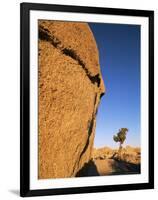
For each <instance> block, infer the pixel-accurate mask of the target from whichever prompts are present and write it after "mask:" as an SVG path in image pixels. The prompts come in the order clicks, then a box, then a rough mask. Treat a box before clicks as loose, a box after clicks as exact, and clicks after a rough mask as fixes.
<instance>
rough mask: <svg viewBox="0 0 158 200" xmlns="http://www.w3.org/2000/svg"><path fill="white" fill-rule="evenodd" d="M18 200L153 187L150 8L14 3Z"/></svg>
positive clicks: (152, 43)
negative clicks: (17, 12) (17, 15)
mask: <svg viewBox="0 0 158 200" xmlns="http://www.w3.org/2000/svg"><path fill="white" fill-rule="evenodd" d="M20 142H21V148H20V150H21V154H20V164H21V166H20V171H21V172H20V194H21V196H23V197H26V196H36V195H57V194H74V193H90V192H106V191H121V190H135V189H152V188H154V12H153V11H147V10H128V9H113V8H99V7H81V6H69V5H49V4H34V3H22V4H21V140H20Z"/></svg>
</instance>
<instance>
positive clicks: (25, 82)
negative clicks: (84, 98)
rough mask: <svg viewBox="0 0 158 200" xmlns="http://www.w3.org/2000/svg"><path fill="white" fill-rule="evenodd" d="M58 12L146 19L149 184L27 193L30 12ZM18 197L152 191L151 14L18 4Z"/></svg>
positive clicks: (28, 173) (152, 96) (79, 7)
mask: <svg viewBox="0 0 158 200" xmlns="http://www.w3.org/2000/svg"><path fill="white" fill-rule="evenodd" d="M31 10H44V11H59V12H75V13H92V14H100V15H106V14H108V15H122V16H139V17H148V19H149V84H148V87H149V117H148V120H149V130H148V133H149V142H148V143H149V166H148V169H149V181H148V183H143V182H142V183H137V184H123V185H106V186H95V185H94V186H87V187H75V188H59V189H38V190H31V189H30V167H29V164H30V135H29V127H30V63H29V61H30V44H29V41H30V36H29V31H30V11H31ZM20 21H21V23H20V27H21V32H20V43H21V47H20V66H21V68H20V94H21V95H20V195H21V196H22V197H28V196H43V195H61V194H76V193H93V192H108V191H123V190H138V189H153V188H154V11H147V10H130V9H115V8H99V7H82V6H70V5H51V4H35V3H21V5H20Z"/></svg>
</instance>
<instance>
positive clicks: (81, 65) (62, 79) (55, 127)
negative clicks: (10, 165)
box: [38, 20, 105, 179]
mask: <svg viewBox="0 0 158 200" xmlns="http://www.w3.org/2000/svg"><path fill="white" fill-rule="evenodd" d="M38 26H39V42H38V45H39V47H38V48H39V49H38V50H39V57H38V59H39V88H38V89H39V140H38V142H39V145H38V146H39V148H38V152H39V154H38V158H39V162H38V172H39V173H38V177H39V179H43V178H59V177H60V178H63V177H74V176H76V174H77V172H78V171H79V170H80V169H81V168H82V167H83V166H84V164H85V163H86V162H88V161H89V160H90V158H91V152H92V148H93V140H94V135H95V124H96V112H97V107H98V104H99V102H100V98H101V96H102V94H103V93H104V92H105V88H104V84H103V80H102V77H101V72H100V66H99V55H98V50H97V46H96V42H95V39H94V37H93V34H92V32H91V30H90V28H89V26H88V24H87V23H73V22H57V21H46V20H39V24H38Z"/></svg>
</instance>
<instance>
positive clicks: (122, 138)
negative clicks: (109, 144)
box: [113, 128, 128, 159]
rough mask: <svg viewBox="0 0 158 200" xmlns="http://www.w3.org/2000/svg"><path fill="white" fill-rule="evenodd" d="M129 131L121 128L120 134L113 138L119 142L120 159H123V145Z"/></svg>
mask: <svg viewBox="0 0 158 200" xmlns="http://www.w3.org/2000/svg"><path fill="white" fill-rule="evenodd" d="M127 132H128V129H127V128H121V129H120V130H119V132H118V133H117V134H116V135H114V136H113V139H114V141H115V142H119V143H120V145H119V150H118V158H119V159H121V151H122V144H123V143H124V141H125V140H126V135H127Z"/></svg>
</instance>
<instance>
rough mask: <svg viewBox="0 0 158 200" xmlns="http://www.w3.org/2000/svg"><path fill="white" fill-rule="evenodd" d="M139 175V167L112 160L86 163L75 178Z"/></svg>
mask: <svg viewBox="0 0 158 200" xmlns="http://www.w3.org/2000/svg"><path fill="white" fill-rule="evenodd" d="M137 173H140V165H135V164H131V163H127V162H123V161H117V160H114V159H97V160H94V161H90V162H89V163H87V164H86V165H85V166H84V167H83V169H82V170H80V172H79V173H78V174H77V176H104V175H115V174H137Z"/></svg>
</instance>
